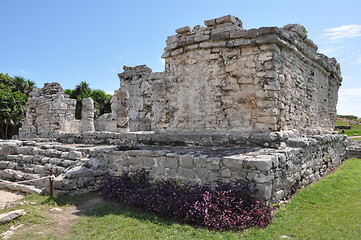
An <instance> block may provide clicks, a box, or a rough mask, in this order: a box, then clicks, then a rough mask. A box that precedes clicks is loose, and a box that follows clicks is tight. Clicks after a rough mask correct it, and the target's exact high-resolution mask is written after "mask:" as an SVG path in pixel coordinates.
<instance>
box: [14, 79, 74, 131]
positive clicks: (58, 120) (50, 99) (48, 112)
mask: <svg viewBox="0 0 361 240" xmlns="http://www.w3.org/2000/svg"><path fill="white" fill-rule="evenodd" d="M75 104H76V100H74V99H70V98H69V96H68V95H66V94H64V91H63V88H62V87H61V86H60V84H59V83H56V82H53V83H45V84H44V87H43V88H41V89H39V88H35V89H34V90H33V91H32V92H31V93H30V97H29V99H28V102H27V111H26V117H25V119H24V121H23V124H22V128H21V129H20V130H19V136H20V137H24V136H28V137H31V136H34V137H35V136H41V137H48V136H50V135H51V134H52V133H56V132H79V130H80V120H76V119H75Z"/></svg>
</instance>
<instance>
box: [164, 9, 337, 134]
mask: <svg viewBox="0 0 361 240" xmlns="http://www.w3.org/2000/svg"><path fill="white" fill-rule="evenodd" d="M205 25H206V27H202V26H196V27H194V28H193V29H191V28H190V27H184V28H180V29H177V30H176V32H177V34H176V35H174V36H170V37H168V39H167V47H166V48H165V53H164V54H163V58H165V61H166V70H165V76H164V79H165V83H164V84H165V86H166V89H167V90H168V92H167V94H166V95H164V97H165V100H164V102H166V106H165V107H164V111H165V113H164V115H165V116H167V119H166V120H165V122H166V123H168V126H167V130H168V131H186V132H195V131H196V132H200V131H223V132H227V131H270V130H271V131H279V130H285V129H294V128H296V129H300V128H311V129H333V127H334V122H335V114H336V104H337V92H338V88H339V86H340V83H341V80H342V78H341V77H340V67H339V64H337V63H336V60H335V59H329V58H327V57H326V56H324V55H322V54H319V53H317V46H316V45H315V44H314V43H313V42H312V41H311V40H309V39H308V38H307V35H306V30H305V28H304V27H303V26H301V25H297V24H291V25H286V26H285V27H283V28H277V27H263V28H259V29H250V30H246V29H243V28H242V22H241V21H240V20H239V19H238V18H236V17H233V16H230V15H228V16H225V17H221V18H217V19H212V20H208V21H205Z"/></svg>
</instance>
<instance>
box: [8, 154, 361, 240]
mask: <svg viewBox="0 0 361 240" xmlns="http://www.w3.org/2000/svg"><path fill="white" fill-rule="evenodd" d="M89 196H91V195H83V196H80V197H76V198H71V197H70V198H69V197H68V198H59V199H56V200H55V201H48V200H46V198H42V200H41V199H40V200H39V201H37V205H35V206H32V207H33V208H35V209H36V208H38V209H37V210H36V211H35V210H32V211H31V212H29V214H28V216H26V217H25V216H24V219H23V218H22V219H21V220H19V222H26V221H29V220H30V219H33V221H35V222H39V220H41V221H46V220H47V217H46V209H47V206H48V208H50V207H51V205H53V204H55V203H56V204H58V205H66V204H79V202H81V201H83V200H84V199H86V198H88V197H89ZM44 202H45V203H44ZM42 203H43V204H42ZM49 204H50V206H49ZM43 211H44V212H43ZM42 212H43V214H44V216H42V215H43V214H42ZM360 216H361V159H349V160H347V161H346V162H345V163H344V164H343V165H342V166H341V167H340V168H339V169H338V170H337V171H336V172H334V173H333V174H331V175H329V176H327V177H326V178H324V179H322V180H321V181H319V182H317V183H315V184H313V185H311V186H308V187H307V188H305V189H303V190H301V191H300V192H299V193H298V194H296V195H295V196H294V197H293V198H292V200H291V201H290V203H288V204H287V205H284V206H282V207H281V208H280V209H279V210H278V211H277V213H276V214H275V216H274V221H273V223H271V224H270V225H269V226H268V227H267V228H266V229H251V230H248V231H245V232H232V231H228V232H214V231H208V230H206V229H197V228H193V227H190V226H188V225H182V224H180V223H177V222H173V221H168V220H163V219H160V218H158V217H156V216H155V215H153V214H147V213H142V212H140V211H137V210H135V209H132V208H128V207H126V206H121V205H119V204H115V203H102V204H99V205H97V207H95V208H94V209H92V210H91V211H89V212H88V213H86V214H85V215H83V216H82V217H81V218H79V219H78V221H77V222H76V224H75V225H74V226H73V229H72V232H71V233H70V234H69V236H67V237H68V238H62V237H61V236H58V237H56V236H49V237H48V238H44V239H107V240H111V239H182V240H185V239H281V237H282V236H284V237H285V236H287V237H289V238H287V239H316V240H317V239H347V240H352V239H355V240H356V239H361V217H360ZM1 230H2V231H4V227H3V226H2V227H1ZM32 236H34V235H28V237H27V238H26V239H37V238H36V237H32ZM15 239H17V238H15ZM23 239H24V238H23ZM41 239H43V238H41Z"/></svg>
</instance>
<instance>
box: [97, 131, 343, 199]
mask: <svg viewBox="0 0 361 240" xmlns="http://www.w3.org/2000/svg"><path fill="white" fill-rule="evenodd" d="M345 139H346V137H345V136H341V135H334V134H329V135H313V136H307V137H303V138H287V139H284V140H285V141H284V142H281V143H280V147H278V148H266V147H243V148H239V147H237V148H224V147H194V146H191V147H186V146H183V147H179V146H178V147H174V146H168V147H167V146H162V147H159V146H139V148H138V149H136V150H134V149H133V150H126V149H123V151H110V150H102V151H94V152H91V153H90V156H91V157H93V158H96V159H102V160H104V161H105V162H106V165H104V166H107V168H108V169H110V172H109V174H110V175H113V176H117V175H120V174H121V173H122V172H123V171H128V172H134V171H136V170H137V169H141V168H145V169H147V170H149V171H150V176H151V177H152V178H153V179H164V178H177V179H181V180H183V181H186V182H189V181H190V182H195V183H213V182H215V181H216V180H219V179H222V180H231V179H245V180H248V181H250V182H251V183H253V184H254V185H255V187H256V189H257V190H258V192H257V194H258V196H259V197H260V198H262V199H264V200H267V201H269V202H277V201H279V200H282V199H284V198H287V197H289V196H290V195H291V194H293V193H294V192H295V191H296V190H297V189H300V188H302V187H304V186H306V185H308V184H310V183H312V182H314V181H316V180H317V179H319V178H320V177H322V176H323V175H324V174H326V173H327V172H329V171H330V170H332V169H334V168H335V167H336V166H338V165H339V164H340V163H341V162H342V161H343V160H344V159H345V154H346V145H347V141H345Z"/></svg>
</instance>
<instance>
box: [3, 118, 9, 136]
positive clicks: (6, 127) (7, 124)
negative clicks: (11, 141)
mask: <svg viewBox="0 0 361 240" xmlns="http://www.w3.org/2000/svg"><path fill="white" fill-rule="evenodd" d="M8 128H9V122H6V124H5V133H4V139H8Z"/></svg>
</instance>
